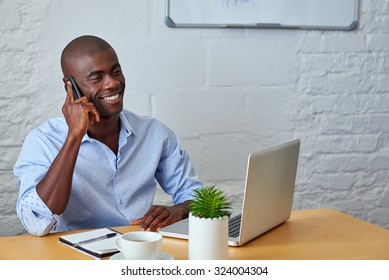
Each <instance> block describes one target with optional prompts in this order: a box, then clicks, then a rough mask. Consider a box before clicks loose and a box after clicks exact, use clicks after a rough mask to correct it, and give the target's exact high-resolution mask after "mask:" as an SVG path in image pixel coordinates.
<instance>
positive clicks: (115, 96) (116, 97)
mask: <svg viewBox="0 0 389 280" xmlns="http://www.w3.org/2000/svg"><path fill="white" fill-rule="evenodd" d="M118 98H119V93H117V94H115V95H112V96H107V97H104V98H103V99H104V100H108V101H112V100H115V99H118Z"/></svg>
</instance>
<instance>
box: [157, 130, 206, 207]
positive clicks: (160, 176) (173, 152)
mask: <svg viewBox="0 0 389 280" xmlns="http://www.w3.org/2000/svg"><path fill="white" fill-rule="evenodd" d="M165 129H166V131H165V133H166V140H165V144H164V149H163V150H164V152H163V154H162V158H161V161H160V163H159V166H158V169H157V172H156V175H155V177H156V179H157V180H158V182H159V184H160V185H161V187H162V189H163V190H164V191H165V192H167V193H168V194H170V195H172V198H173V203H174V204H178V203H182V202H185V201H187V200H190V199H191V198H192V193H193V191H194V190H195V189H198V188H200V187H202V182H201V181H200V180H199V178H198V177H197V175H196V174H195V171H194V168H193V164H192V161H191V159H190V157H189V155H188V154H187V152H185V151H184V150H182V149H181V148H180V142H179V139H178V138H177V137H176V135H175V134H174V133H173V132H172V131H171V130H170V129H169V128H167V127H166V128H165Z"/></svg>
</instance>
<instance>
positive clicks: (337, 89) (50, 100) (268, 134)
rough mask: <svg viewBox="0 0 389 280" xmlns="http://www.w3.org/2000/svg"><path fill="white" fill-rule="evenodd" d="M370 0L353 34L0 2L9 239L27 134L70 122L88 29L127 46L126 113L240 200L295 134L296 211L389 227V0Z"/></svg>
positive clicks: (17, 227) (1, 216) (2, 197)
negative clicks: (194, 24) (199, 24)
mask: <svg viewBox="0 0 389 280" xmlns="http://www.w3.org/2000/svg"><path fill="white" fill-rule="evenodd" d="M360 2H361V5H360V18H359V19H360V25H359V27H358V29H357V30H356V31H351V32H346V31H308V30H266V29H171V28H168V27H166V26H165V24H164V8H165V7H164V1H162V0H147V1H145V0H138V1H136V0H120V1H119V0H117V1H103V0H94V1H92V0H90V1H86V0H84V1H76V0H67V1H64V0H63V1H50V0H39V1H38V0H28V1H27V0H2V1H0V34H1V40H0V65H1V68H0V130H1V134H0V236H1V235H3V236H5V235H14V234H20V233H22V232H23V228H22V226H21V224H20V222H19V220H18V218H17V216H16V214H15V202H16V198H17V193H18V189H17V186H16V179H15V178H14V176H13V174H12V168H13V165H14V163H15V161H16V159H17V156H18V154H19V151H20V148H21V145H22V143H23V139H24V137H25V135H26V134H27V133H28V132H29V131H30V130H31V129H32V128H34V127H36V126H38V125H39V124H40V123H41V122H43V121H44V120H46V119H47V118H50V117H55V116H61V106H62V104H63V102H64V98H65V91H64V89H63V84H62V81H61V78H62V77H61V71H60V67H59V56H60V53H61V51H62V49H63V47H64V46H65V45H66V44H67V43H68V42H69V41H70V40H72V39H73V38H74V37H76V36H79V35H83V34H92V35H97V36H101V37H102V38H104V39H106V40H107V41H108V42H110V43H111V44H112V45H113V47H114V48H115V49H116V51H117V53H118V55H119V58H120V62H121V64H122V66H123V69H124V73H125V75H126V79H127V89H126V99H125V100H126V101H125V102H126V104H125V105H126V107H127V108H128V109H130V110H132V111H134V112H136V113H139V114H144V115H151V116H154V117H157V118H159V119H160V120H162V121H164V122H165V123H166V124H167V125H168V126H170V127H171V128H172V129H173V130H174V131H176V133H177V134H178V135H179V136H180V138H181V139H182V145H183V147H184V148H185V149H187V150H188V152H189V153H190V155H191V156H192V158H193V161H194V164H195V167H196V170H197V172H198V173H199V175H200V177H201V178H202V179H203V181H204V182H205V183H206V184H213V183H216V184H217V185H218V186H219V187H221V188H224V189H225V190H226V191H227V192H228V194H229V195H231V197H233V199H234V201H235V203H236V204H239V203H240V202H239V201H240V199H241V197H242V186H243V180H244V176H245V168H246V160H247V155H248V153H249V152H251V151H253V150H257V149H261V148H263V147H266V146H269V145H273V144H275V143H279V142H282V141H285V140H288V139H291V138H295V137H298V138H301V141H302V146H301V156H300V162H299V170H298V174H297V185H296V195H295V201H294V209H307V208H319V207H327V208H333V209H337V210H341V211H344V212H346V213H348V214H351V215H353V216H356V217H359V218H361V219H364V220H366V221H369V222H372V223H375V224H377V225H381V226H383V227H386V228H389V218H388V217H389V188H388V184H389V183H388V182H389V153H388V152H389V1H388V0H369V1H368V0H361V1H360ZM157 201H158V202H165V203H168V202H169V200H168V199H167V198H166V197H165V196H159V197H158V198H157Z"/></svg>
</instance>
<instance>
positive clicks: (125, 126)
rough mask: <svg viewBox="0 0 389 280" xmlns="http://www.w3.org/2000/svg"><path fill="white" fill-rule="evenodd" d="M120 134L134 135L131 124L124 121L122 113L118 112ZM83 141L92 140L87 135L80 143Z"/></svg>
mask: <svg viewBox="0 0 389 280" xmlns="http://www.w3.org/2000/svg"><path fill="white" fill-rule="evenodd" d="M119 117H120V134H122V133H124V135H125V136H127V137H129V136H130V135H131V134H135V133H134V130H133V129H132V126H131V124H130V123H129V121H128V120H127V119H126V117H125V116H124V115H123V112H120V115H119ZM85 141H89V142H91V141H93V138H91V137H89V135H88V133H87V134H85V135H84V137H83V138H82V141H81V142H85Z"/></svg>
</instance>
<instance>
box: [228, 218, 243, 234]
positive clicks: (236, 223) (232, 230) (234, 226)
mask: <svg viewBox="0 0 389 280" xmlns="http://www.w3.org/2000/svg"><path fill="white" fill-rule="evenodd" d="M241 218H242V214H240V215H237V216H235V217H232V218H230V220H229V222H228V236H229V237H238V236H239V231H240V221H241Z"/></svg>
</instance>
